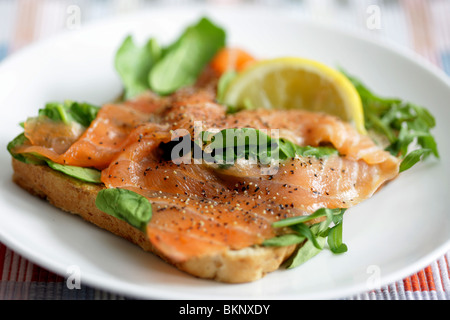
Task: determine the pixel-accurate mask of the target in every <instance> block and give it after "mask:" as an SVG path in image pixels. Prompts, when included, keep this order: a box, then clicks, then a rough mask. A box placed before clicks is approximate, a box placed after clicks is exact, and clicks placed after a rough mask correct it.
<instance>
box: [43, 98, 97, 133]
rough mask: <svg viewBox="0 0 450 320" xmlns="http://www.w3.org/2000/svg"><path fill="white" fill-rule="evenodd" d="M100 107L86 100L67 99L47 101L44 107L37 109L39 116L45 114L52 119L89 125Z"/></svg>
mask: <svg viewBox="0 0 450 320" xmlns="http://www.w3.org/2000/svg"><path fill="white" fill-rule="evenodd" d="M99 110H100V107H98V106H95V105H92V104H90V103H86V102H76V101H70V100H67V101H65V102H63V103H61V102H49V103H47V104H46V105H45V107H44V108H42V109H39V112H38V114H39V116H46V117H47V118H49V119H51V120H53V121H62V122H64V123H67V124H69V123H70V122H77V123H79V124H81V125H82V126H84V127H89V125H90V124H91V122H92V121H93V120H94V119H95V118H96V117H97V113H98V111H99Z"/></svg>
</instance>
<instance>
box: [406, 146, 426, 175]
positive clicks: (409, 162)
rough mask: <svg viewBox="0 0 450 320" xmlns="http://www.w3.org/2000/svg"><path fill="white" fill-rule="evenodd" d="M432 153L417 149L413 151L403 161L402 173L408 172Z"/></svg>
mask: <svg viewBox="0 0 450 320" xmlns="http://www.w3.org/2000/svg"><path fill="white" fill-rule="evenodd" d="M430 153H431V150H430V149H417V150H414V151H411V152H410V153H409V154H408V155H407V156H406V157H405V159H403V161H402V163H401V164H400V170H399V171H400V172H403V171H406V170H408V169H409V168H411V167H412V166H414V165H415V164H416V163H417V162H419V161H420V160H421V159H422V158H423V157H426V156H427V155H428V154H430Z"/></svg>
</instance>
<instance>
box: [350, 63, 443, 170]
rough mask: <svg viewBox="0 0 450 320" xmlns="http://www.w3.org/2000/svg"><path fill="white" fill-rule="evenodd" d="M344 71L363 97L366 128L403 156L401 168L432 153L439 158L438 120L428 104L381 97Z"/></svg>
mask: <svg viewBox="0 0 450 320" xmlns="http://www.w3.org/2000/svg"><path fill="white" fill-rule="evenodd" d="M342 72H343V73H344V74H345V75H346V76H347V78H348V79H349V80H350V81H351V82H352V83H353V85H354V86H355V88H356V90H357V91H358V93H359V95H360V97H361V101H362V104H363V108H364V120H365V125H366V129H367V130H368V131H369V132H372V133H375V134H376V135H381V136H382V137H384V138H385V140H386V141H387V146H386V150H387V151H389V152H390V153H391V154H392V155H394V156H396V157H399V158H401V159H402V164H401V170H400V171H405V170H407V169H409V168H411V167H412V166H413V165H415V164H416V163H417V162H419V161H420V160H425V159H426V158H427V157H429V156H430V155H433V156H435V157H436V158H439V151H438V148H437V143H436V140H435V138H434V136H433V135H432V133H431V130H432V129H433V128H434V127H435V126H436V120H435V118H434V117H433V115H432V114H431V113H430V112H429V111H428V110H427V109H426V108H424V107H422V106H418V105H416V104H413V103H410V102H406V101H403V100H401V99H393V98H383V97H380V96H378V95H376V94H375V93H373V92H372V91H370V90H369V89H368V88H367V86H365V85H364V84H363V83H362V82H361V81H360V80H358V79H356V78H355V77H353V76H351V75H349V74H347V73H346V72H345V71H342Z"/></svg>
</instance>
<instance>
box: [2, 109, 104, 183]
mask: <svg viewBox="0 0 450 320" xmlns="http://www.w3.org/2000/svg"><path fill="white" fill-rule="evenodd" d="M99 110H100V107H98V106H95V105H92V104H89V103H85V102H75V101H69V100H68V101H65V102H63V103H60V102H49V103H47V104H46V105H45V107H44V108H41V109H39V111H38V116H39V117H47V118H49V119H51V120H53V121H62V122H64V123H66V124H67V125H70V124H71V123H72V122H76V123H79V124H81V125H82V126H83V127H88V126H89V125H90V124H91V122H92V121H93V120H94V119H95V118H96V117H97V113H98V111H99ZM21 125H22V127H23V124H21ZM27 142H28V139H27V137H26V136H25V133H24V132H23V133H21V134H19V135H18V136H17V137H16V138H14V139H13V140H12V141H10V142H9V143H8V145H7V150H8V152H9V153H10V154H11V156H12V157H13V158H15V159H17V160H19V161H22V162H24V163H28V164H39V165H48V166H49V167H50V168H52V169H53V170H56V171H59V172H62V173H64V174H66V175H68V176H70V177H73V178H76V179H78V180H81V181H84V182H90V183H102V182H101V179H100V177H101V173H100V171H99V170H97V169H93V168H83V167H75V166H69V165H63V164H58V163H55V162H53V161H51V160H50V159H47V158H46V157H43V156H41V155H39V154H35V153H26V154H25V153H20V154H19V153H15V152H14V149H15V148H16V147H18V146H21V145H24V144H26V143H27Z"/></svg>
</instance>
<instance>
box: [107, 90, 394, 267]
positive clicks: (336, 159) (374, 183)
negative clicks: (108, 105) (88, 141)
mask: <svg viewBox="0 0 450 320" xmlns="http://www.w3.org/2000/svg"><path fill="white" fill-rule="evenodd" d="M172 99H173V100H172V101H171V103H170V104H168V106H167V107H166V108H163V109H159V110H158V112H157V113H156V114H155V117H154V119H153V122H151V123H147V124H144V125H142V126H140V127H138V128H136V129H135V131H134V132H133V133H132V134H131V135H130V137H132V138H131V139H130V141H128V143H127V146H126V147H125V149H124V151H123V152H121V153H120V154H119V155H118V156H117V157H116V158H115V159H114V160H113V161H112V162H111V164H110V166H109V167H108V168H107V169H105V170H103V172H102V181H103V183H104V184H105V186H106V187H108V188H126V189H129V190H131V191H134V192H136V193H139V194H141V195H143V196H145V197H147V198H148V199H149V201H150V202H151V203H152V205H153V216H152V219H151V220H150V222H149V224H148V227H147V234H148V237H149V239H150V241H151V242H152V244H153V245H154V246H155V248H157V250H159V251H160V252H161V253H162V254H163V256H165V257H167V258H168V259H169V260H171V261H172V262H175V263H178V262H183V261H186V260H188V259H190V258H193V257H199V256H203V255H208V254H213V253H217V252H220V251H225V250H230V249H231V250H239V249H242V248H246V247H249V246H252V245H258V244H261V243H262V242H263V241H264V240H266V239H269V238H271V237H274V236H276V234H277V230H275V229H274V228H272V223H273V222H275V221H277V220H280V219H285V218H288V217H292V216H299V215H309V214H311V213H313V212H314V211H315V210H317V209H320V208H324V207H326V208H349V207H351V206H354V205H356V204H358V203H360V202H361V201H363V200H365V199H367V198H369V197H371V196H372V195H373V193H374V192H375V191H376V190H377V189H378V188H379V187H380V186H381V185H382V184H383V183H385V182H386V181H389V180H391V179H393V178H394V177H396V175H397V174H398V166H399V161H398V160H397V159H396V158H395V157H393V156H391V155H390V154H389V153H387V152H385V151H383V150H381V149H380V148H378V147H377V146H375V144H374V143H373V142H372V141H371V140H370V139H369V138H367V137H365V136H361V135H360V134H359V133H357V132H356V131H355V130H354V129H353V128H352V127H351V126H349V125H346V124H343V123H342V122H341V121H340V120H338V119H337V118H334V117H331V116H326V115H322V114H316V113H310V112H304V111H295V110H293V111H280V110H277V111H268V110H264V111H256V112H255V111H249V112H246V111H243V112H239V113H236V114H233V115H227V114H226V112H225V109H224V107H223V106H221V105H218V104H215V103H214V101H212V100H210V99H209V96H208V94H205V93H204V92H192V91H189V90H187V91H182V92H179V93H178V94H176V95H174V96H173V97H172ZM286 119H289V120H286ZM291 120H292V121H291ZM195 122H200V123H201V124H202V125H203V126H204V128H219V129H223V128H239V127H242V128H243V127H252V128H267V129H269V128H280V131H281V132H282V135H284V137H289V138H291V139H294V141H295V142H296V143H298V144H300V145H312V146H318V145H321V144H326V145H332V146H333V147H335V148H336V149H337V150H338V151H339V153H340V154H339V155H334V156H330V157H327V158H322V159H318V158H314V157H300V156H297V157H295V158H293V159H288V160H287V161H284V162H282V163H280V165H279V168H278V170H277V171H276V172H275V173H274V174H272V175H267V174H264V175H263V174H261V170H260V167H259V166H258V165H257V164H253V165H249V164H247V163H245V162H244V163H239V162H237V163H235V164H234V165H232V166H226V167H222V166H217V165H214V164H213V165H212V164H209V163H205V162H201V163H196V162H191V163H176V162H175V161H172V160H170V159H169V160H167V159H166V157H164V155H163V153H164V150H163V149H162V148H161V145H162V144H164V143H167V142H169V141H171V139H173V134H174V131H173V130H174V129H177V130H180V129H184V130H185V131H186V132H188V133H192V134H193V133H194V132H195ZM321 124H323V125H321Z"/></svg>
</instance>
